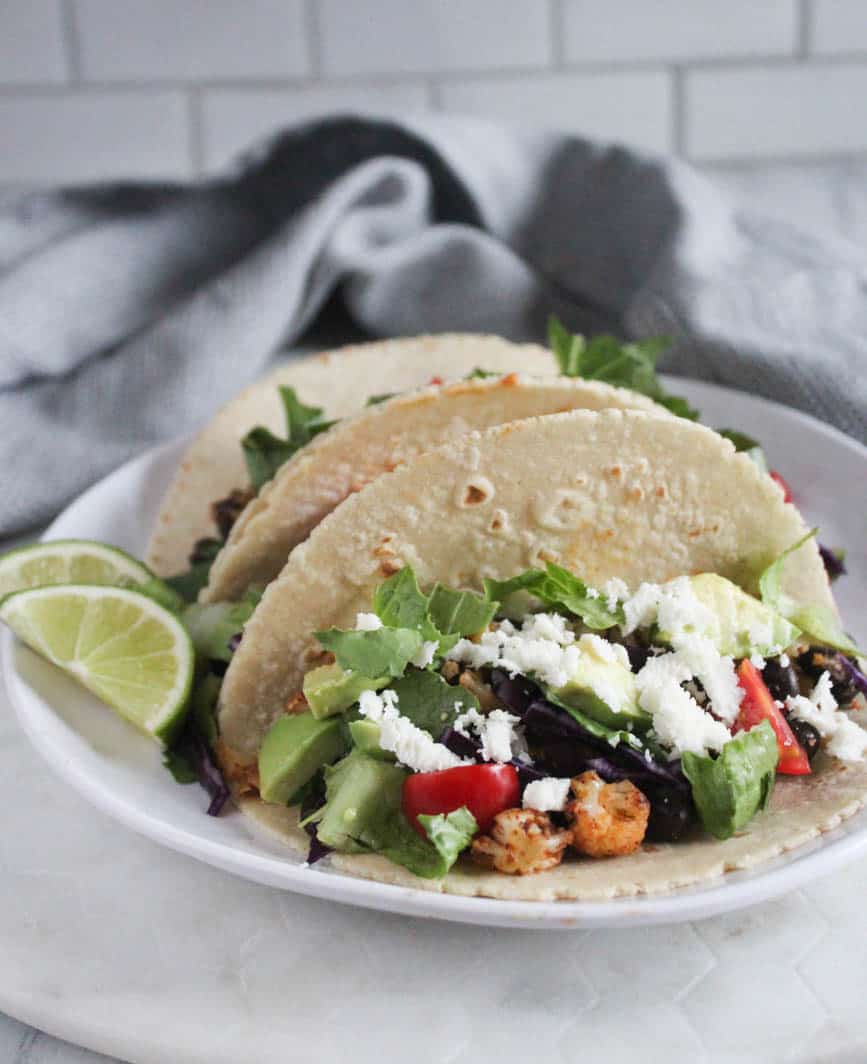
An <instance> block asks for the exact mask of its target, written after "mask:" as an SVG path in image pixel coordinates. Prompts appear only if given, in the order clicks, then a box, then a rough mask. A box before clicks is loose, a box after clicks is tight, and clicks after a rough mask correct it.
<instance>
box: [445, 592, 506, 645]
mask: <svg viewBox="0 0 867 1064" xmlns="http://www.w3.org/2000/svg"><path fill="white" fill-rule="evenodd" d="M498 605H499V603H497V602H492V601H490V600H488V599H485V598H483V597H482V596H481V595H476V594H475V593H474V592H472V591H453V590H452V589H451V588H448V587H444V586H443V585H442V584H437V585H436V587H435V588H434V589H433V591H432V592H431V594H430V598H429V600H428V617H429V618H430V620H431V622H432V623H433V625H434V627H435V628H437V629H438V630H439V631H440V632H442V634H443V635H459V636H468V635H477V634H478V633H479V632H484V631H485V629H486V628H487V627H488V625H489V624H490V623H491V621H492V620H493V619H494V614H495V613H496V612H497V606H498Z"/></svg>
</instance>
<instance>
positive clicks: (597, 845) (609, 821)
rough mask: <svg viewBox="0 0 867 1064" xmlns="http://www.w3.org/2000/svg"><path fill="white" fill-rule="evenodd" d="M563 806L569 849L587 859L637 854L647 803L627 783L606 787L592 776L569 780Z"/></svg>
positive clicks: (626, 781)
mask: <svg viewBox="0 0 867 1064" xmlns="http://www.w3.org/2000/svg"><path fill="white" fill-rule="evenodd" d="M572 794H573V795H574V798H573V800H572V801H571V802H569V803H568V804H567V806H566V810H565V812H566V817H567V819H568V821H569V823H570V824H571V828H572V845H573V846H574V847H575V849H576V850H578V852H579V853H584V854H587V856H588V857H623V856H624V855H625V854H627V853H632V852H633V851H634V850H637V849H638V847H639V846H640V845H641V843H642V841H643V840H644V833H645V832H646V831H647V820H648V818H649V816H650V802H648V800H647V798H645V796H644V795H643V794H642V793H641V791H640V790H639V789H638V788H637V787H636V786H635V784H634V783H630V782H629V780H621V781H620V782H619V783H606V782H605V781H604V780H603V779H602V777H601V776H599V775H597V774H596V773H595V772H582V773H581V775H580V776H576V777H575V779H573V780H572Z"/></svg>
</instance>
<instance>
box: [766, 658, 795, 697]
mask: <svg viewBox="0 0 867 1064" xmlns="http://www.w3.org/2000/svg"><path fill="white" fill-rule="evenodd" d="M762 679H763V680H764V681H765V685H766V686H767V688H768V690H769V691H770V692H771V695H772V696H773V697H774V698H776V699H777V701H779V702H785V701H786V699H787V698H789V696H792V697H794V696H795V695H797V694H800V690H799V688H798V674H797V673H796V672H795V670H794V669H793V668H792V666H791V665H781V664H780V659H779V658H771V659H770V660H769V661H767V662H766V664H765V667H764V668H763V669H762Z"/></svg>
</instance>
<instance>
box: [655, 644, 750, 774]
mask: <svg viewBox="0 0 867 1064" xmlns="http://www.w3.org/2000/svg"><path fill="white" fill-rule="evenodd" d="M691 676H692V672H691V669H690V667H689V666H688V665H687V664H686V663H685V662H684V661H683V660H682V659H681V657H680V655H679V654H677V653H673V654H662V655H660V656H659V657H654V658H649V659H648V660H647V663H646V664H645V666H644V668H642V669H641V671H640V672H639V673H638V675H637V676H636V678H635V680H636V684H637V686H638V704H639V705H640V706H641V708H642V709H645V710H646V711H647V712H648V713H650V715H651V716H652V718H653V730H654V732H655V733H656V735H657V737H658V739H659V741H660V743H662V745H663V746H666V747H669V748H670V749H671V750H672V751H673V752H674V753H684V752H685V751H687V750H689V751H691V752H692V753H695V754H706V753H707V752H708V750H721V749H722V748H723V747H724V746H725V744H726V743H727V742H729V741H730V740H731V733H730V732H729V730H728V728H727V727H726V726H725V724H723V723H722V722H721V721H718V720H714V718H713V717H712V716H711V715H710V714H709V713H705V711H704V710H703V709H702V708H701V706H699V704H698V703H697V702H696V701H695V699H694V698H692V696H691V695H689V694H688V693H687V692H686V691H684V690H683V688H682V687H681V686H680V685H681V684H682V683H685V682H686V681H687V680H689V679H690V678H691Z"/></svg>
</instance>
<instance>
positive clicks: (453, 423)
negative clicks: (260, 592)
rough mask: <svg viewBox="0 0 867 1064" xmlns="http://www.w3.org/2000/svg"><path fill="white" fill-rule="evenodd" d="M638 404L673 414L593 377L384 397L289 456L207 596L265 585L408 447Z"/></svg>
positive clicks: (242, 524)
mask: <svg viewBox="0 0 867 1064" xmlns="http://www.w3.org/2000/svg"><path fill="white" fill-rule="evenodd" d="M608 408H621V409H638V410H646V411H658V412H659V413H660V414H661V415H662V416H671V415H669V414H668V413H667V411H665V410H664V408H662V407H660V406H658V405H657V404H656V403H654V402H653V400H651V399H648V398H646V397H645V396H643V395H639V394H638V393H637V392H633V391H627V390H626V389H622V388H613V387H611V386H610V385H608V384H603V383H599V382H597V381H586V380H580V379H569V378H566V377H545V378H543V377H528V376H526V375H525V374H517V373H509V374H506V375H505V376H499V375H495V374H490V373H489V374H487V375H486V376H485V377H484V378H481V379H479V378H476V379H469V380H462V381H457V382H455V383H452V384H444V385H442V386H437V387H428V388H424V389H421V390H418V391H412V392H407V393H404V394H402V395H398V396H395V397H393V398H390V399H387V400H384V401H383V402H381V403H377V404H375V405H373V406H370V407H368V408H367V409H366V410H364V411H362V412H361V413H359V414H356V415H355V416H354V417H348V418H345V419H343V420H341V421H339V422H337V423H336V424H335V425H333V426H332V427H330V428H329V429H328V430H327V431H325V432H322V433H320V434H318V435H317V436H316V437H315V438H314V439H312V440H311V441H310V442H309V443H307V444H306V446H304V447H302V448H301V449H300V450H299V451H297V452H296V453H295V454H294V455H293V456H292V457H290V458H289V459H288V460H287V461H286V462H285V463H284V464H283V465H282V466H281V467H280V468H279V470H278V471H277V473H276V474H275V475H274V476H273V478H271V479H270V480H269V481H268V482H267V483H265V484H264V485H263V487H262V488H261V489H260V491H259V493H258V495H256V496H255V497H254V498H253V499H252V500H251V501H250V502H248V503H247V504H246V505H245V507H244V508H243V510H242V511H241V513H240V516H239V517H238V518H237V519H236V520H235V521H234V523H233V525H232V528H231V530H230V531H229V535H228V538H227V540H226V542H225V545H224V547H223V548H222V549H221V550H220V552H219V553H218V554H217V555H216V558H215V559H214V561H213V564H212V565H211V568H210V574H209V580H208V584H207V586H206V587H205V588H204V590H203V592H202V595H201V598H202V600H203V601H204V602H222V601H235V600H237V599H239V598H240V597H241V596H243V594H244V593H245V592H246V591H247V589H248V588H249V587H250V586H252V585H260V586H265V585H266V584H267V583H269V582H270V581H271V580H272V579H274V577H276V576H277V575H278V574H279V572H280V570H281V569H282V568H283V565H284V563H285V561H286V559H287V557H288V556H289V552H290V551H291V550H292V548H293V547H295V546H296V544H298V543H300V542H301V541H302V540H303V539H305V538H306V536H307V535H308V534H309V532H310V531H311V529H313V528H314V527H315V526H316V525H317V524H318V523H319V522H320V521H321V520H322V519H323V518H324V517H325V516H326V515H327V514H329V513H330V512H331V511H332V510H333V509H334V508H335V507H336V506H337V505H338V504H339V503H340V502H342V501H343V499H345V498H346V497H347V496H348V495H350V494H352V493H353V492H356V491H359V490H360V489H361V488H362V487H364V485H365V484H367V483H369V481H371V480H373V479H375V478H376V477H377V476H379V475H381V474H382V473H385V472H388V471H389V470H392V469H395V468H396V467H397V466H398V465H400V464H402V463H403V462H406V461H407V460H409V459H410V458H412V457H413V456H414V455H417V454H421V453H423V452H424V451H429V450H432V449H434V448H435V447H437V446H440V445H442V444H445V443H448V442H450V441H451V440H453V439H456V438H457V437H459V436H462V435H463V434H465V433H466V432H468V431H470V430H471V429H485V428H488V427H490V426H492V425H501V424H504V423H506V422H509V421H516V420H520V419H523V418H527V417H534V416H539V415H543V414H551V413H558V412H562V411H566V410H573V409H590V410H598V409H608Z"/></svg>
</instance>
